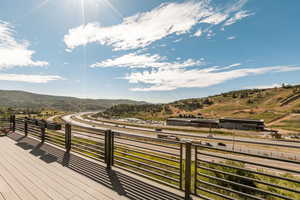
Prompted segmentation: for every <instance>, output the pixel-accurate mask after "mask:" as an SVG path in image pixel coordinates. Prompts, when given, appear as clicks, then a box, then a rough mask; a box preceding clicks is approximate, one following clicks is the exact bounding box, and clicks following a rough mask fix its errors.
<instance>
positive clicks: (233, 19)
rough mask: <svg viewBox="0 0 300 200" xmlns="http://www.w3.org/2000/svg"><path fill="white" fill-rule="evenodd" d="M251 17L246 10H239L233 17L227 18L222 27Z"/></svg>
mask: <svg viewBox="0 0 300 200" xmlns="http://www.w3.org/2000/svg"><path fill="white" fill-rule="evenodd" d="M251 15H253V13H250V12H249V11H246V10H241V11H239V12H237V13H235V15H234V16H233V17H231V18H229V19H228V20H227V21H226V22H225V23H224V26H229V25H232V24H235V23H236V22H238V21H240V20H242V19H243V18H246V17H249V16H251Z"/></svg>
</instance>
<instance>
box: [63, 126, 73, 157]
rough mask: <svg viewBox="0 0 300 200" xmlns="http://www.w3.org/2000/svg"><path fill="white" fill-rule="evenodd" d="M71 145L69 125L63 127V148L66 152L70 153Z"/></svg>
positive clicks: (70, 127)
mask: <svg viewBox="0 0 300 200" xmlns="http://www.w3.org/2000/svg"><path fill="white" fill-rule="evenodd" d="M71 144H72V126H71V124H66V125H65V148H66V151H67V152H70V150H71Z"/></svg>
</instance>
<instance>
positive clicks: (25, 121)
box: [24, 117, 28, 137]
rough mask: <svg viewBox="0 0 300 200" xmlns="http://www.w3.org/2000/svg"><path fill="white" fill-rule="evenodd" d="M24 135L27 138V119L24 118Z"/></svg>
mask: <svg viewBox="0 0 300 200" xmlns="http://www.w3.org/2000/svg"><path fill="white" fill-rule="evenodd" d="M24 134H25V136H26V137H27V136H28V118H27V117H25V119H24Z"/></svg>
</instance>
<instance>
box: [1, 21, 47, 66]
mask: <svg viewBox="0 0 300 200" xmlns="http://www.w3.org/2000/svg"><path fill="white" fill-rule="evenodd" d="M14 32H15V31H14V27H13V26H11V25H10V24H9V23H7V22H3V21H1V20H0V69H7V68H12V67H15V66H46V65H48V62H45V61H33V60H32V55H33V54H34V53H35V52H34V51H32V50H29V49H28V47H29V46H30V43H29V42H28V41H22V42H18V41H17V40H16V39H15V38H14Z"/></svg>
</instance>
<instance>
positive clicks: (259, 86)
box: [244, 83, 281, 89]
mask: <svg viewBox="0 0 300 200" xmlns="http://www.w3.org/2000/svg"><path fill="white" fill-rule="evenodd" d="M275 87H281V85H280V84H278V83H274V84H271V85H256V86H247V87H244V88H245V89H268V88H275Z"/></svg>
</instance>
